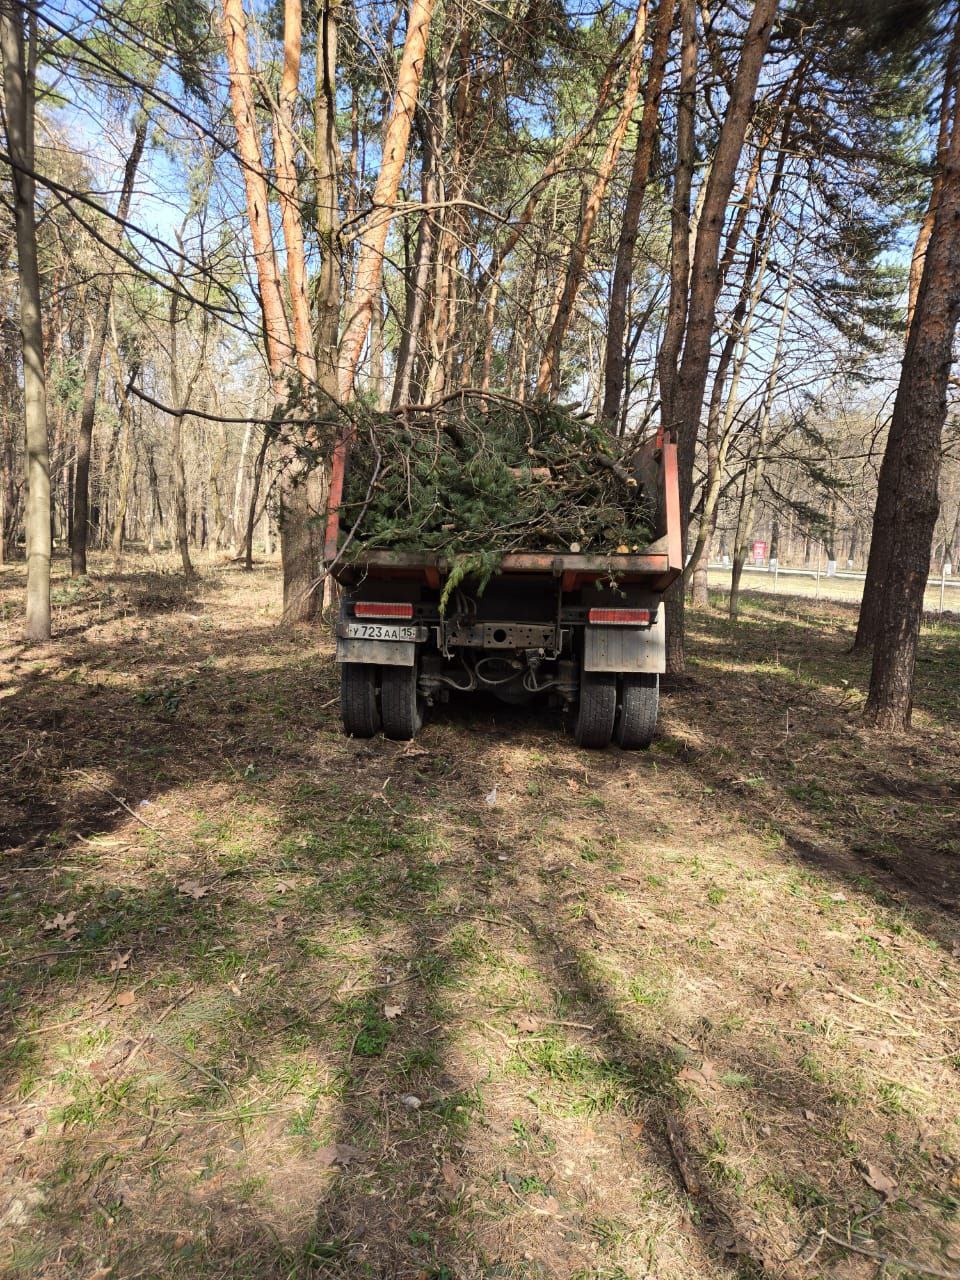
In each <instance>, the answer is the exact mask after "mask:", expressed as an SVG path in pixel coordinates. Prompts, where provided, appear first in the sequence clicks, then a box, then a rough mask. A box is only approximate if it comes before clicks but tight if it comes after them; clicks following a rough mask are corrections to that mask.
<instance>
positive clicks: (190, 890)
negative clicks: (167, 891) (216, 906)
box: [177, 880, 210, 899]
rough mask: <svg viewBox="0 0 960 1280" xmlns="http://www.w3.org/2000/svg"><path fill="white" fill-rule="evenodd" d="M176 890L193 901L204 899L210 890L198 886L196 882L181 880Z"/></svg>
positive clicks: (198, 883)
mask: <svg viewBox="0 0 960 1280" xmlns="http://www.w3.org/2000/svg"><path fill="white" fill-rule="evenodd" d="M177 888H178V889H179V890H180V892H181V893H185V894H186V895H187V897H188V898H194V899H199V898H205V897H206V896H207V894H208V893H209V892H210V890H209V889H208V888H207V887H206V886H205V885H202V884H200V882H199V881H198V880H181V881H180V883H179V884H178V885H177Z"/></svg>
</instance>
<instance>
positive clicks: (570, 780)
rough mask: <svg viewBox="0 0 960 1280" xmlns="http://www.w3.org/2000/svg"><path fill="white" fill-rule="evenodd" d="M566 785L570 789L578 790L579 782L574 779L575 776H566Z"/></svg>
mask: <svg viewBox="0 0 960 1280" xmlns="http://www.w3.org/2000/svg"><path fill="white" fill-rule="evenodd" d="M567 786H568V787H569V788H570V790H571V791H579V790H580V783H579V782H578V781H577V780H576V778H568V779H567Z"/></svg>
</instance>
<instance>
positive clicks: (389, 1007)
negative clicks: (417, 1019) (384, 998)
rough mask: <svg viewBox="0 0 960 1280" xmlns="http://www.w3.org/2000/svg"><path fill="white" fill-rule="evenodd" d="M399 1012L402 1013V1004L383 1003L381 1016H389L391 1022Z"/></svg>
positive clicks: (397, 1016)
mask: <svg viewBox="0 0 960 1280" xmlns="http://www.w3.org/2000/svg"><path fill="white" fill-rule="evenodd" d="M401 1013H403V1005H402V1004H385V1005H384V1006H383V1016H384V1017H385V1018H389V1019H390V1021H391V1022H392V1021H393V1019H394V1018H399V1017H400V1015H401Z"/></svg>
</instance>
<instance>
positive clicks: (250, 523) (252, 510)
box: [243, 427, 273, 572]
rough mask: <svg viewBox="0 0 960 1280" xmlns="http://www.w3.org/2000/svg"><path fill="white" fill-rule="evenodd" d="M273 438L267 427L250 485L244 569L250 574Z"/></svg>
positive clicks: (258, 451)
mask: <svg viewBox="0 0 960 1280" xmlns="http://www.w3.org/2000/svg"><path fill="white" fill-rule="evenodd" d="M272 438H273V434H272V429H271V428H269V427H267V428H265V429H264V432H263V439H262V440H261V441H260V448H259V449H258V450H257V456H256V460H255V461H254V464H253V481H252V483H251V485H250V504H249V506H248V507H247V532H246V536H245V537H244V540H243V567H244V569H246V570H247V571H248V572H249V571H250V570H252V569H253V533H254V530H255V529H256V527H257V510H258V507H257V504H258V503H259V501H260V486H261V484H262V483H263V468H264V465H265V464H266V461H267V450H268V449H269V448H270V441H271V440H272Z"/></svg>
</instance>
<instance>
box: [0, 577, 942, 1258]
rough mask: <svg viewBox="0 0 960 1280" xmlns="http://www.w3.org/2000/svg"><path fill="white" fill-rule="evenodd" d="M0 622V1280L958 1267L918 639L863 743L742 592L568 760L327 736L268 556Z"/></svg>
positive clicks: (318, 674) (820, 626)
mask: <svg viewBox="0 0 960 1280" xmlns="http://www.w3.org/2000/svg"><path fill="white" fill-rule="evenodd" d="M0 590H2V591H3V592H5V594H4V595H3V596H2V600H3V604H2V606H0V607H2V608H4V609H5V610H6V613H5V615H4V616H6V617H7V618H8V619H9V620H10V629H9V632H8V635H7V638H6V640H5V642H4V650H3V653H2V657H3V659H4V663H5V665H4V668H3V672H4V685H3V687H2V689H0V710H2V716H3V719H2V737H3V744H2V749H3V755H4V760H5V762H6V769H5V776H4V782H3V787H2V794H0V829H2V834H3V836H4V841H3V844H4V846H5V848H6V852H5V853H4V855H3V860H2V862H0V887H2V890H3V897H2V900H0V912H2V915H0V924H2V935H0V936H2V966H3V990H2V995H0V1087H2V1091H3V1093H2V1097H0V1223H2V1228H0V1274H2V1275H4V1276H9V1277H17V1278H18V1280H21V1278H22V1280H25V1278H26V1277H47V1276H49V1277H51V1280H52V1278H54V1277H57V1278H59V1277H61V1276H63V1277H77V1278H78V1280H93V1277H95V1276H99V1277H103V1278H104V1280H105V1278H106V1277H107V1276H110V1277H116V1278H117V1280H133V1278H134V1277H157V1278H158V1280H159V1278H160V1277H164V1278H166V1277H181V1276H182V1277H203V1278H205V1280H206V1278H210V1280H213V1278H214V1277H237V1278H238V1280H239V1278H240V1277H307V1276H311V1277H314V1276H315V1277H330V1278H331V1280H332V1278H333V1277H344V1278H346V1277H350V1278H351V1280H352V1278H353V1277H364V1276H369V1277H384V1278H386V1277H396V1278H398V1280H399V1278H401V1277H402V1278H407V1277H409V1278H410V1280H413V1278H415V1277H419V1278H421V1280H422V1278H424V1277H427V1278H430V1277H433V1278H434V1280H441V1278H446V1280H453V1278H454V1277H456V1278H457V1280H471V1278H473V1277H477V1278H479V1277H489V1278H490V1280H493V1278H494V1277H501V1278H506V1277H518V1278H519V1277H529V1278H531V1280H533V1278H534V1277H537V1278H540V1277H543V1278H545V1277H557V1280H561V1278H562V1280H572V1278H573V1277H580V1278H581V1280H586V1278H587V1277H590V1278H591V1280H614V1278H618V1277H619V1278H621V1280H622V1278H623V1277H628V1278H630V1280H633V1278H634V1277H637V1278H639V1277H651V1280H652V1278H653V1277H657V1280H719V1278H720V1277H734V1276H743V1277H764V1278H767V1277H769V1278H770V1280H773V1277H804V1278H808V1277H809V1278H810V1280H814V1278H815V1277H831V1280H833V1278H836V1280H846V1278H849V1280H854V1278H855V1277H864V1280H867V1278H871V1280H872V1277H875V1276H878V1275H881V1274H882V1275H884V1276H887V1277H904V1278H906V1277H913V1276H919V1275H924V1274H931V1275H932V1274H947V1275H953V1274H957V1275H960V1224H958V1213H960V1175H958V1169H960V1163H958V1159H960V1142H958V1139H960V1135H958V1131H957V1130H958V1114H960V1112H958V1105H957V1103H958V1095H960V1088H958V1085H960V1077H958V1069H960V1012H958V1000H957V997H958V994H960V962H958V942H957V939H958V936H960V930H958V925H957V919H956V908H957V904H958V899H960V875H958V871H957V868H958V866H960V857H958V855H960V825H958V824H960V813H958V804H957V792H956V760H957V758H958V747H960V734H958V722H960V717H958V703H957V698H958V684H960V681H958V674H960V635H958V633H957V631H956V630H950V629H949V628H942V629H940V630H938V631H936V632H933V633H931V634H930V635H929V636H928V637H927V639H926V643H925V648H924V655H923V659H924V660H923V663H922V665H921V685H920V699H919V701H920V709H919V712H918V716H917V720H918V727H917V732H916V734H915V735H914V736H912V737H911V738H910V739H908V740H901V741H892V742H891V741H887V740H883V739H880V738H877V737H876V736H874V735H871V734H869V733H867V732H865V731H864V730H863V729H861V728H860V726H859V723H858V714H857V713H858V708H859V705H860V703H861V701H862V689H863V684H864V678H865V671H864V668H863V665H862V663H859V662H857V661H855V660H853V659H851V658H850V657H848V656H847V655H846V654H845V653H844V647H845V644H846V643H847V642H848V639H849V634H850V628H851V625H852V621H853V619H852V616H851V614H850V613H849V612H846V611H843V610H842V609H840V608H838V607H836V606H831V605H820V606H814V605H812V604H810V603H809V602H807V603H798V602H792V603H791V602H786V603H781V602H776V603H775V602H770V601H766V602H764V601H763V600H761V599H759V598H755V597H754V598H750V599H749V600H748V605H747V611H746V615H745V617H744V619H743V620H742V621H741V623H740V624H739V625H738V626H735V627H734V626H732V625H730V624H729V623H727V622H726V621H725V620H724V619H722V618H721V617H720V616H719V614H717V613H711V614H709V615H706V616H704V617H702V618H700V619H697V620H696V623H695V625H694V628H693V631H694V636H693V639H694V645H695V653H696V660H695V664H694V668H693V674H694V679H693V681H692V683H691V684H689V685H688V686H685V687H684V688H682V689H679V690H677V691H675V692H674V693H673V694H672V695H670V696H669V697H668V698H667V699H666V706H665V714H664V736H663V737H662V738H661V739H660V740H659V741H658V743H657V744H656V746H655V747H654V749H653V750H652V751H651V752H649V753H647V754H642V755H629V754H623V753H620V752H617V751H610V752H608V753H604V754H602V755H589V754H584V753H582V752H580V751H578V750H577V749H576V748H575V747H574V746H573V745H572V743H571V741H570V740H569V739H568V738H567V737H565V736H564V733H563V731H562V726H561V725H560V724H559V723H557V722H556V721H554V720H553V719H551V718H549V717H548V716H546V715H543V716H536V715H531V714H530V713H528V712H518V711H508V710H506V709H505V708H501V707H490V706H481V705H477V704H471V703H465V704H464V705H463V706H462V707H458V708H455V709H453V710H452V711H450V712H448V713H445V714H443V715H442V716H437V717H435V718H434V719H433V721H432V722H431V723H430V724H429V725H428V727H427V728H426V730H425V731H424V733H423V735H422V738H421V739H420V740H419V741H418V742H417V743H416V744H414V745H411V746H403V745H401V744H392V743H387V742H385V741H383V740H376V741H374V742H372V743H356V742H351V741H346V740H344V739H343V738H342V737H341V736H340V734H339V731H338V725H337V719H336V714H337V712H336V704H335V694H336V672H335V667H334V664H333V662H332V657H331V652H330V648H329V645H328V643H327V641H326V637H325V636H324V635H323V634H322V633H320V632H317V633H310V632H306V631H304V632H300V633H297V634H289V633H284V632H282V631H280V630H278V628H277V626H276V616H277V612H278V598H277V585H276V577H275V574H274V572H273V571H270V570H261V571H258V572H257V573H256V574H254V575H253V576H252V577H249V576H246V575H243V574H242V573H240V572H239V571H236V570H234V569H233V568H229V569H224V568H219V569H218V568H212V567H211V568H210V569H208V570H207V572H206V573H205V577H204V581H203V582H202V583H201V584H200V586H199V587H198V588H197V589H196V590H195V591H192V592H189V593H187V592H185V591H184V590H183V589H182V588H181V587H180V585H179V583H178V581H177V579H176V578H175V577H173V576H172V575H165V574H160V573H156V572H154V573H151V574H147V573H140V574H137V573H131V574H130V575H128V576H126V577H123V578H116V577H111V576H109V575H106V574H105V575H104V576H103V577H95V578H94V579H93V580H91V582H89V583H88V584H83V585H81V586H77V587H73V586H70V584H69V583H66V582H61V583H60V584H59V586H58V595H57V599H58V601H59V604H58V609H59V611H60V612H59V617H58V630H59V631H60V637H61V638H60V639H59V640H58V641H57V643H56V644H54V645H51V646H50V647H49V648H48V649H46V650H44V651H43V652H41V653H30V654H27V653H25V652H23V651H22V650H21V648H20V646H19V645H18V643H17V641H16V637H15V631H14V622H15V611H16V605H17V602H18V598H17V592H18V591H19V574H18V572H17V571H15V570H9V569H8V570H5V571H4V573H3V577H2V578H0ZM494 784H496V787H497V795H498V803H497V806H496V807H495V808H493V809H491V808H490V807H488V805H487V804H486V803H485V801H484V797H485V795H487V793H488V792H489V791H490V790H491V788H492V787H493V785H494ZM121 801H122V803H121ZM878 1259H886V1262H884V1263H883V1264H882V1266H881V1262H880V1261H878ZM897 1260H901V1261H897Z"/></svg>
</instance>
